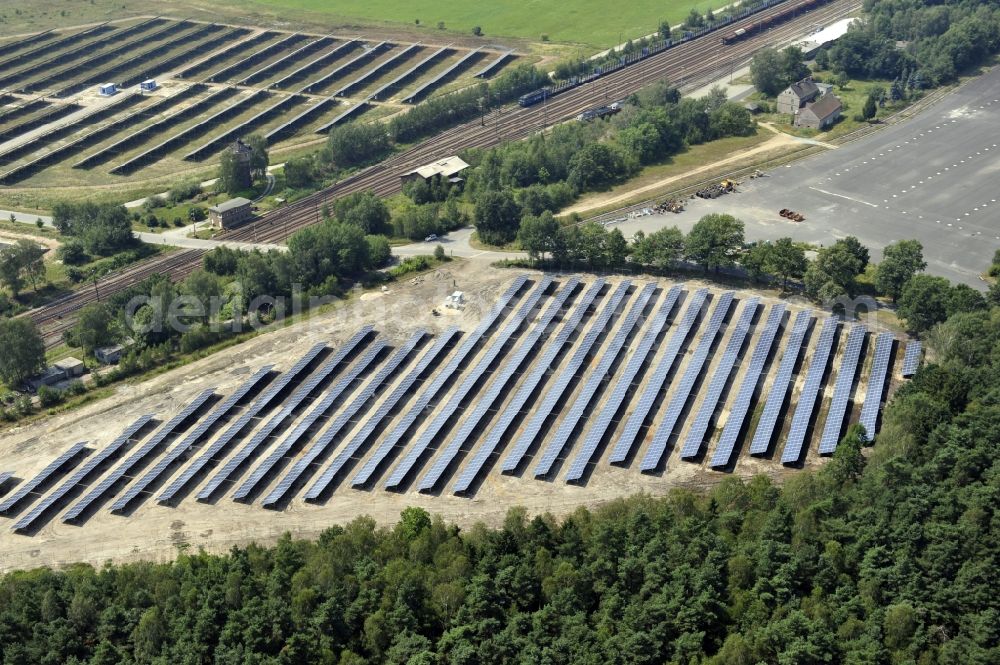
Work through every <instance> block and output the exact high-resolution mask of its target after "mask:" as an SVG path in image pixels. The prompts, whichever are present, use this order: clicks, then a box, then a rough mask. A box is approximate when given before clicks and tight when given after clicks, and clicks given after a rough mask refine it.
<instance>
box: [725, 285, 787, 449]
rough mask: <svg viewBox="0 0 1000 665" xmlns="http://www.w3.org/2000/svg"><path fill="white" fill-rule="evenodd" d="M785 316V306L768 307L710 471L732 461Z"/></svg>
mask: <svg viewBox="0 0 1000 665" xmlns="http://www.w3.org/2000/svg"><path fill="white" fill-rule="evenodd" d="M784 315H785V306H784V305H782V304H778V305H774V306H773V307H771V313H770V314H768V316H767V323H766V324H764V329H763V330H762V331H761V332H760V335H758V337H757V346H755V347H754V350H753V355H752V356H750V366H749V367H747V372H746V375H745V376H744V377H743V383H742V384H741V386H740V392H739V394H738V395H737V396H736V400H735V401H734V402H733V406H732V407H730V409H729V417H728V418H727V419H726V426H725V427H723V429H722V435H721V436H719V443H718V445H717V446H716V448H715V453H714V454H713V455H712V461H711V463H710V465H711V466H712V467H720V466H727V465H728V464H729V462H730V461H731V460H732V457H733V449H734V448H735V447H736V437H738V436H739V434H740V429H741V428H742V427H743V421H744V420H745V419H746V416H747V412H748V411H749V410H750V400H752V399H753V396H754V393H756V392H757V384H758V382H759V381H760V375H761V373H762V372H763V370H764V363H765V362H767V356H768V355H769V354H770V353H771V347H772V346H773V345H774V339H775V337H776V336H777V334H778V329H779V328H780V327H781V320H782V318H783V317H784Z"/></svg>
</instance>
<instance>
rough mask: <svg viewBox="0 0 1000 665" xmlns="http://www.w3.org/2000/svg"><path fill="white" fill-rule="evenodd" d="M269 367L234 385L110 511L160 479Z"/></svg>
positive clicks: (142, 453)
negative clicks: (238, 385) (223, 399)
mask: <svg viewBox="0 0 1000 665" xmlns="http://www.w3.org/2000/svg"><path fill="white" fill-rule="evenodd" d="M271 367H272V366H271V365H266V366H264V367H262V368H260V369H259V370H257V372H255V373H254V375H253V376H251V377H250V378H249V379H247V380H246V381H245V382H244V383H243V384H242V385H241V386H240V387H239V388H237V390H236V392H234V393H233V394H232V395H230V396H229V397H227V398H226V400H225V401H224V402H222V403H221V404H220V405H218V406H217V407H216V408H215V410H214V411H212V413H210V414H209V415H208V417H206V418H205V419H204V420H202V421H201V422H199V423H198V425H197V426H196V427H195V428H194V429H193V430H191V432H189V433H188V435H187V436H185V437H184V439H183V440H182V441H181V442H180V443H178V444H177V445H176V446H174V447H173V448H172V449H171V450H170V452H169V453H167V454H166V455H164V456H163V458H161V459H160V461H158V462H157V463H156V465H155V466H154V467H153V468H152V469H150V470H149V471H148V472H146V475H144V476H143V477H142V478H140V479H139V480H137V481H136V482H133V483H132V484H131V485H129V487H128V489H127V490H126V491H125V492H124V493H123V494H122V495H121V496H120V497H118V500H117V501H115V502H114V503H113V504H111V512H119V511H122V510H124V509H125V508H126V507H127V506H128V505H129V504H130V503H131V502H132V501H133V500H134V499H135V498H136V497H137V496H139V495H140V494H141V493H142V492H145V491H146V488H148V487H149V486H150V485H152V484H153V483H154V482H156V480H157V479H159V478H161V477H162V476H163V474H164V473H165V472H166V471H167V469H169V468H170V467H171V466H172V465H173V464H174V462H176V461H177V460H178V459H180V458H181V457H182V456H183V455H184V454H186V453H187V451H188V450H190V449H191V447H192V446H193V445H194V444H196V443H197V442H198V441H200V440H201V438H202V437H203V436H205V433H206V432H207V431H208V430H209V429H211V428H212V426H213V425H215V423H216V422H218V420H219V419H220V418H222V417H223V416H225V415H226V414H228V413H229V412H230V411H231V410H232V409H233V407H234V406H236V403H237V402H239V401H240V400H241V399H243V398H244V397H245V396H246V395H247V393H249V392H250V391H251V390H253V388H254V387H256V386H257V384H259V383H260V382H261V381H263V380H264V377H266V376H267V375H268V374H270V372H271ZM212 393H213V391H212V390H206V391H205V392H203V393H202V396H206V398H207V397H208V396H211V395H212ZM199 399H200V396H199ZM145 447H146V446H144V448H145ZM150 450H151V449H150ZM148 452H149V451H148V450H147V451H143V450H142V449H140V450H139V452H138V453H136V454H135V455H133V457H132V458H130V459H129V461H128V462H126V463H125V465H129V466H131V465H132V464H135V463H137V462H138V461H139V460H141V459H142V458H143V457H145V455H146V454H147V453H148Z"/></svg>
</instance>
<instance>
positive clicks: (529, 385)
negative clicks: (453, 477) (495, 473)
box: [452, 279, 607, 494]
mask: <svg viewBox="0 0 1000 665" xmlns="http://www.w3.org/2000/svg"><path fill="white" fill-rule="evenodd" d="M606 285H607V282H606V281H604V280H603V279H597V280H595V281H594V283H593V284H591V285H590V288H588V289H587V290H586V291H585V292H584V294H583V295H582V296H580V299H579V300H578V301H577V302H576V303H575V306H574V308H573V313H572V314H571V315H570V317H569V320H568V321H566V323H565V324H564V325H563V327H562V328H560V329H559V332H558V333H556V336H555V339H553V340H552V341H551V342H550V343H549V345H548V346H547V347H546V349H545V353H544V355H543V356H542V358H541V360H539V361H538V362H536V363H534V366H533V367H532V370H531V372H530V373H529V374H528V375H527V377H525V379H524V381H523V382H522V384H521V387H520V388H519V389H518V390H517V393H515V395H514V397H513V398H511V400H510V402H509V403H508V404H507V408H505V409H504V410H503V411H502V412H501V413H500V418H499V419H498V420H497V422H495V423H494V424H493V426H492V427H490V429H489V431H488V432H487V433H486V439H485V440H484V441H483V442H482V443H481V444H480V445H479V448H478V449H477V450H476V452H475V454H474V455H473V456H472V459H470V460H469V462H468V463H467V464H466V465H465V468H464V469H462V472H461V474H460V475H459V477H458V480H457V481H455V485H454V487H453V488H452V491H453V492H454V493H455V494H462V493H464V492H467V491H469V488H470V487H471V486H472V483H473V482H474V481H475V479H476V477H477V476H478V475H479V474H480V473H481V472H482V470H483V466H485V464H486V462H487V461H488V460H489V459H490V457H491V456H492V455H493V453H494V452H496V450H497V447H498V446H499V445H500V441H501V439H503V437H504V435H505V434H506V433H507V430H508V429H509V428H510V426H511V424H512V423H513V422H514V420H515V419H516V418H517V417H518V416H519V415H521V414H523V413H524V408H525V405H526V404H527V403H528V400H529V399H531V396H532V395H533V394H534V392H535V390H536V389H537V388H538V386H539V385H540V384H541V383H542V380H543V379H544V378H545V377H546V375H547V374H548V373H549V371H550V370H551V369H552V367H553V363H554V362H555V360H556V358H557V357H558V356H559V354H560V353H562V350H563V347H565V346H566V344H567V343H568V342H569V338H570V337H572V336H573V334H574V333H576V331H577V330H578V329H579V328H580V324H581V322H582V321H583V317H584V315H586V313H587V312H588V311H589V309H590V306H591V304H592V303H593V302H594V299H595V298H597V295H598V294H599V293H600V292H601V290H602V289H603V288H604V287H605V286H606Z"/></svg>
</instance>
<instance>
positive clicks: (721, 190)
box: [694, 180, 737, 199]
mask: <svg viewBox="0 0 1000 665" xmlns="http://www.w3.org/2000/svg"><path fill="white" fill-rule="evenodd" d="M736 184H737V183H736V181H735V180H723V181H721V182H719V183H715V184H712V185H709V186H708V187H705V188H704V189H699V190H698V191H697V192H695V193H694V195H695V196H697V197H698V198H700V199H717V198H719V197H720V196H722V195H723V194H729V193H731V192H735V191H736Z"/></svg>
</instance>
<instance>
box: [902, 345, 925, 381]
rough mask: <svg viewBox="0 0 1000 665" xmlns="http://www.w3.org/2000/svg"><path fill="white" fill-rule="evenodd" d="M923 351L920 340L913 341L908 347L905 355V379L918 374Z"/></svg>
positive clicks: (903, 369)
mask: <svg viewBox="0 0 1000 665" xmlns="http://www.w3.org/2000/svg"><path fill="white" fill-rule="evenodd" d="M922 350H923V345H922V344H921V343H920V340H916V339H915V340H913V341H911V342H910V343H909V344H907V345H906V352H905V353H904V354H903V368H902V374H903V377H904V378H905V377H909V376H913V375H914V374H916V373H917V369H918V368H919V367H920V352H921V351H922Z"/></svg>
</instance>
